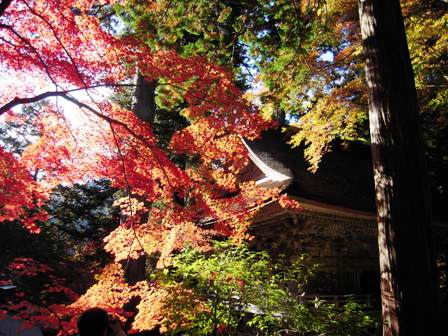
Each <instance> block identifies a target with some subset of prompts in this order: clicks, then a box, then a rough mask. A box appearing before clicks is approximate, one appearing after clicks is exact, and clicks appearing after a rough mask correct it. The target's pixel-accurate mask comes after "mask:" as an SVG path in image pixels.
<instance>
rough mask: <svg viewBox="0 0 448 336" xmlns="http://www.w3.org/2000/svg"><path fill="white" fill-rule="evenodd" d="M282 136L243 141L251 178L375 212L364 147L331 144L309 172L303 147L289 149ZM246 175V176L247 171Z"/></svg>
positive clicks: (312, 197)
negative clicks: (319, 161) (247, 151)
mask: <svg viewBox="0 0 448 336" xmlns="http://www.w3.org/2000/svg"><path fill="white" fill-rule="evenodd" d="M285 137H286V136H285V135H284V134H282V133H280V132H279V131H268V132H265V133H264V134H263V137H262V138H261V139H259V140H255V141H249V140H244V142H245V144H246V146H247V147H248V150H249V155H250V156H251V159H252V166H251V167H250V168H249V170H250V174H251V175H252V176H251V178H252V179H255V180H257V181H259V184H261V185H266V186H270V185H273V186H281V187H283V188H284V189H285V191H286V192H287V193H288V194H289V195H292V196H296V197H300V198H305V199H308V200H314V201H317V202H321V203H327V204H331V205H335V206H339V207H344V208H348V209H354V210H360V211H368V212H375V199H374V184H373V174H372V163H371V152H370V148H369V147H368V146H365V145H360V144H351V145H350V147H349V148H348V149H346V148H343V146H341V145H339V144H334V146H333V148H332V151H331V152H330V153H328V154H326V155H325V156H324V157H323V158H322V161H321V163H320V164H319V169H318V170H317V172H316V173H312V172H310V171H309V170H308V168H309V164H308V163H307V162H306V160H305V158H304V155H303V147H299V148H291V146H290V145H288V144H286V141H285V140H286V139H284V138H285ZM260 162H261V164H260ZM253 164H255V166H256V167H257V168H258V169H256V168H254V165H253ZM266 167H268V168H269V169H271V171H270V170H269V169H267V168H266ZM246 174H248V175H249V172H246ZM248 177H249V176H248Z"/></svg>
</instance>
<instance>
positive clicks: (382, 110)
mask: <svg viewBox="0 0 448 336" xmlns="http://www.w3.org/2000/svg"><path fill="white" fill-rule="evenodd" d="M358 4H359V16H360V23H361V33H362V39H363V50H364V55H365V59H366V77H367V84H368V93H369V117H370V133H371V140H372V156H373V169H374V176H375V190H376V205H377V219H378V233H379V237H378V243H379V252H380V271H381V300H382V310H383V335H387V336H389V335H401V336H403V335H439V331H438V329H437V327H438V309H437V306H438V304H437V285H436V276H435V267H434V266H435V263H434V259H433V254H432V252H431V243H430V240H431V218H430V202H429V196H428V191H427V189H428V188H427V177H426V163H425V157H424V149H423V141H422V135H421V130H420V126H419V121H418V108H417V97H416V90H415V83H414V76H413V71H412V67H411V62H410V58H409V51H408V47H407V42H406V35H405V30H404V24H403V17H402V15H401V9H400V4H399V1H398V0H358Z"/></svg>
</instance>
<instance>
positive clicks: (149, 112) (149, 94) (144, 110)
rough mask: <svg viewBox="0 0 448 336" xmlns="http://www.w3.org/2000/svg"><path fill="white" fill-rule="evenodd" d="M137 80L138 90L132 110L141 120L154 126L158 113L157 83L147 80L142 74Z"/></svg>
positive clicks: (136, 90) (136, 89) (135, 93)
mask: <svg viewBox="0 0 448 336" xmlns="http://www.w3.org/2000/svg"><path fill="white" fill-rule="evenodd" d="M136 76H137V78H136V85H137V86H136V88H135V92H134V97H133V104H132V105H133V106H132V110H133V112H134V113H135V114H136V115H137V117H139V118H140V120H143V121H146V122H148V123H149V124H150V125H151V126H152V125H153V124H154V117H155V111H156V102H155V92H156V86H157V81H155V80H151V81H148V80H146V79H145V78H144V77H143V76H142V75H141V74H140V73H138V74H137V75H136Z"/></svg>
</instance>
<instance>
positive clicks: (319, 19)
mask: <svg viewBox="0 0 448 336" xmlns="http://www.w3.org/2000/svg"><path fill="white" fill-rule="evenodd" d="M401 5H402V11H403V16H404V20H405V24H406V32H407V38H408V45H409V49H410V53H411V60H412V65H413V70H414V75H415V82H416V88H417V91H418V94H419V109H420V116H421V120H422V129H423V131H424V139H425V148H426V158H427V160H428V170H429V175H430V180H431V183H430V185H431V188H432V190H433V194H435V195H439V196H440V197H436V198H435V199H434V202H441V201H443V199H446V190H447V187H448V184H447V178H448V177H447V176H448V175H447V174H446V171H447V169H446V168H447V163H448V153H447V152H446V151H447V150H448V149H447V146H446V143H447V109H446V103H447V90H446V87H447V75H446V65H447V64H446V63H447V60H446V55H447V52H446V48H447V47H446V46H447V45H448V43H447V41H446V39H447V36H446V34H443V31H444V29H446V25H447V14H446V6H447V5H446V3H445V2H444V1H401ZM0 13H1V16H0V19H1V25H0V29H1V30H0V32H1V34H2V35H0V37H1V41H2V44H1V48H2V49H1V54H2V74H4V75H5V78H8V82H4V83H3V84H2V90H1V103H2V105H3V106H2V108H1V113H2V114H7V116H6V117H5V118H4V119H3V123H2V127H1V134H2V146H3V149H1V152H0V153H1V158H2V161H1V165H2V166H1V168H2V171H1V182H2V184H1V185H2V188H3V189H2V195H1V196H0V200H1V204H2V207H1V209H0V216H1V217H0V219H1V220H3V221H4V223H2V226H1V230H2V231H3V232H4V234H3V232H2V239H4V240H5V242H4V245H3V246H7V248H6V253H4V254H3V255H2V260H1V262H2V268H3V269H5V270H9V271H8V272H5V274H4V275H3V276H4V280H3V281H5V283H9V282H10V281H13V283H16V282H17V281H18V282H17V283H23V284H24V285H23V286H24V288H23V291H22V292H18V293H16V294H19V295H18V297H15V298H7V299H6V300H13V301H14V303H15V304H14V305H12V304H11V302H12V301H7V304H6V305H5V307H6V308H7V309H6V310H7V311H9V312H13V313H16V314H18V316H22V317H25V318H27V319H31V320H33V321H35V322H38V323H40V324H43V325H45V326H47V327H49V326H50V325H59V326H61V325H64V327H63V328H62V329H66V330H71V329H73V321H71V320H70V319H68V320H66V316H67V315H73V314H74V313H73V312H74V311H77V310H78V311H79V310H81V309H83V308H85V307H86V306H90V305H93V304H94V305H102V306H105V307H107V308H108V309H111V310H112V311H114V312H115V313H116V314H118V315H119V316H122V318H123V320H127V321H128V322H129V323H131V322H132V321H133V328H134V329H137V330H149V329H152V328H153V327H154V326H156V325H160V324H161V322H160V311H158V310H157V309H159V308H160V307H159V308H158V306H157V304H156V303H160V302H161V301H163V300H162V298H161V296H163V295H165V293H162V292H163V291H157V290H154V288H155V287H154V286H153V282H152V281H153V280H151V281H143V282H137V283H135V284H133V285H129V284H127V283H125V282H124V280H123V279H124V269H126V267H122V266H125V265H126V264H127V263H128V262H129V260H130V259H131V258H137V257H138V256H140V255H141V254H146V255H148V256H151V258H152V259H151V260H153V266H152V267H153V268H163V267H166V266H168V265H170V264H171V263H172V253H173V251H174V252H175V251H179V250H180V249H182V248H183V247H184V246H185V244H193V245H194V246H195V247H196V248H198V249H200V250H202V251H210V250H212V249H213V247H212V245H211V242H210V241H211V238H216V237H222V236H230V237H232V239H233V241H234V242H241V241H244V240H246V239H248V238H249V237H248V236H247V231H246V229H247V227H248V226H249V225H250V219H251V217H252V216H253V215H254V211H245V210H244V209H252V208H254V207H257V206H260V205H262V204H263V203H264V202H268V201H270V200H272V199H275V198H278V199H279V200H280V201H281V203H282V204H284V206H287V207H292V208H298V206H297V205H296V204H294V203H293V202H291V201H290V200H288V199H286V198H285V197H284V196H282V195H280V193H279V191H272V190H270V191H266V190H260V188H257V186H255V185H253V184H245V185H240V184H239V183H238V181H237V179H236V176H237V174H238V172H239V171H240V170H241V169H242V168H243V167H244V165H245V164H246V163H247V157H246V153H245V151H244V148H243V147H242V145H241V144H240V142H239V137H238V136H239V135H241V136H244V137H248V138H253V137H256V136H258V135H259V134H260V132H262V130H264V129H266V128H268V127H281V128H284V130H285V134H288V135H289V142H290V144H291V145H293V146H304V148H305V155H306V157H307V159H308V160H309V163H310V169H311V170H313V171H315V170H316V169H318V165H319V160H320V159H321V157H322V156H323V155H325V153H326V152H328V151H330V150H331V144H332V142H333V141H335V140H340V141H343V143H344V144H346V145H347V147H350V143H352V142H363V143H367V144H368V143H369V133H368V132H369V130H368V113H367V112H368V102H367V91H366V86H365V84H364V83H365V73H364V62H363V57H362V45H361V35H360V28H359V23H358V9H357V3H356V2H353V1H337V2H336V1H335V2H333V1H326V2H320V1H316V2H314V1H311V2H308V1H305V2H298V1H297V2H296V1H276V2H271V1H238V2H232V1H217V2H209V1H175V2H172V1H157V2H148V3H147V2H138V1H137V2H135V1H129V2H124V3H115V4H110V3H107V2H104V3H103V2H90V1H73V2H70V1H66V2H60V1H54V2H47V3H41V2H39V1H35V2H27V1H2V7H1V12H0ZM31 77H32V78H33V79H32V80H30V78H31ZM135 78H137V80H135ZM135 83H137V85H138V86H137V88H140V89H141V88H144V89H145V91H144V92H143V93H142V92H141V91H140V92H138V90H136V91H135V90H134V89H135ZM97 87H108V88H109V90H111V89H113V91H114V92H113V93H111V92H110V91H107V92H106V93H105V91H104V90H97V89H96V88H97ZM47 89H48V90H47ZM77 91H85V94H84V95H79V96H76V94H75V93H76V92H77ZM111 91H112V90H111ZM42 92H45V93H43V94H42ZM18 93H20V94H18ZM104 95H107V96H108V97H106V98H105V97H104ZM139 95H140V96H139ZM145 95H146V96H145ZM51 96H52V97H56V99H55V98H52V99H48V100H44V99H43V98H49V97H51ZM132 96H135V97H134V102H132ZM139 97H140V99H143V100H145V99H146V102H147V103H146V104H145V105H146V106H150V109H149V110H148V109H147V110H146V111H145V112H144V113H145V116H143V119H144V122H142V121H141V120H140V119H138V118H136V117H135V116H134V115H133V114H132V113H129V112H128V110H134V111H136V110H138V107H136V105H138V102H139ZM62 100H65V101H67V102H69V103H72V104H73V105H74V106H77V107H78V108H79V109H80V110H82V111H83V112H82V113H80V112H81V111H79V112H77V111H75V109H74V108H73V107H70V108H69V107H68V106H69V105H68V104H67V103H65V104H61V101H62ZM111 102H113V103H111ZM249 102H252V104H250V103H249ZM24 103H34V104H32V105H27V106H26V107H24V108H23V109H22V110H21V109H20V108H19V107H15V106H19V105H20V104H24ZM12 107H15V108H13V109H11V108H12ZM75 113H78V114H76V116H75ZM137 115H138V113H137ZM145 118H146V119H145ZM273 121H274V122H273ZM148 122H149V123H151V124H152V128H149V127H148V125H147V123H148ZM81 125H82V126H81ZM98 144H101V146H98ZM117 190H120V191H117ZM254 195H257V197H256V198H255V197H254ZM112 204H113V205H114V206H113V207H112ZM205 217H210V218H213V220H214V221H215V222H214V225H213V228H212V229H209V228H207V229H204V228H201V227H200V225H198V224H200V219H201V218H205ZM118 224H120V225H119V226H117V225H118ZM23 228H25V229H23ZM37 231H41V233H40V234H39V236H35V235H30V234H29V232H35V233H37ZM11 237H14V239H12V238H11ZM104 237H107V238H106V244H105V248H106V250H107V251H108V252H109V253H112V254H113V255H114V259H113V260H112V259H111V257H110V255H108V254H107V253H105V252H104V251H103V249H102V248H103V247H104V246H103V245H104V243H103V242H102V239H103V238H104ZM18 241H22V242H26V243H23V244H20V246H18V244H17V242H18ZM160 242H163V243H162V244H160ZM17 258H19V259H17ZM30 258H32V259H30ZM44 264H45V265H49V266H45V265H44ZM105 265H107V266H105ZM104 266H105V267H104ZM73 269H76V270H78V271H79V272H80V274H81V276H79V278H80V279H83V280H82V281H77V282H76V283H73V282H71V281H70V280H67V279H70V278H72V277H73V275H72V272H73ZM84 272H85V273H86V274H85V275H84ZM48 274H51V276H49V275H48ZM95 274H96V275H95ZM38 275H40V276H43V279H44V281H43V282H42V283H39V282H35V281H33V283H34V284H33V285H32V286H31V287H29V286H30V283H29V281H28V282H27V281H26V279H27V277H30V276H31V277H37V276H38ZM62 278H65V280H63V279H62ZM48 279H50V280H51V281H50V282H49V280H48ZM50 283H51V284H52V285H50ZM94 283H95V284H94ZM33 286H34V287H33ZM35 286H37V287H39V288H36V287H35ZM40 286H42V287H40ZM442 286H445V288H446V283H445V284H444V283H442ZM88 288H89V289H88ZM87 289H88V290H87ZM86 290H87V292H85V291H86ZM84 292H85V294H84V295H82V296H81V297H79V298H78V295H79V294H81V293H84ZM21 293H22V294H21ZM23 293H26V294H23ZM30 293H31V294H32V295H31V296H30ZM61 294H64V295H61ZM62 296H66V297H65V298H62ZM24 297H27V299H26V300H23V298H24ZM58 300H59V301H61V302H62V301H64V300H65V302H63V303H65V304H62V305H61V304H58V303H61V302H58ZM75 300H76V301H75ZM73 301H75V303H72V302H73ZM137 301H138V303H137ZM66 303H71V304H70V305H67V304H66ZM132 305H134V307H135V306H137V307H138V308H137V310H138V314H137V316H135V310H134V311H133V310H132V309H130V310H129V309H128V308H127V307H128V306H132ZM215 324H216V323H215ZM216 328H217V325H213V326H212V329H216Z"/></svg>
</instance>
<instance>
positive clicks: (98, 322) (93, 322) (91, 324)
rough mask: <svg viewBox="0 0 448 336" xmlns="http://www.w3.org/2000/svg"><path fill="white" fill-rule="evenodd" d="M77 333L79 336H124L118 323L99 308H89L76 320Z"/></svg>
mask: <svg viewBox="0 0 448 336" xmlns="http://www.w3.org/2000/svg"><path fill="white" fill-rule="evenodd" d="M77 325H78V333H79V335H80V336H126V333H125V332H124V331H123V329H122V328H121V325H120V322H118V320H117V319H115V318H110V317H109V315H108V314H107V312H106V311H105V310H104V309H101V308H90V309H87V310H86V311H84V312H83V313H82V314H81V315H80V316H79V318H78V323H77Z"/></svg>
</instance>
